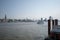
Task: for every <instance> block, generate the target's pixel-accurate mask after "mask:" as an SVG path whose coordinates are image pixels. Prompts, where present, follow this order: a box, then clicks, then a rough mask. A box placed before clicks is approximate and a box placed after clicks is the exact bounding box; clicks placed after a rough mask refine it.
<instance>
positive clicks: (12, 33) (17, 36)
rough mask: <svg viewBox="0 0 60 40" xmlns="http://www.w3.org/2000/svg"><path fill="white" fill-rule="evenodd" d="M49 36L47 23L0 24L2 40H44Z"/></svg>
mask: <svg viewBox="0 0 60 40" xmlns="http://www.w3.org/2000/svg"><path fill="white" fill-rule="evenodd" d="M46 36H47V23H45V24H43V25H41V24H37V23H36V22H19V23H0V40H43V39H44V38H45V37H46Z"/></svg>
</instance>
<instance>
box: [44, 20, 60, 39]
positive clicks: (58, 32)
mask: <svg viewBox="0 0 60 40" xmlns="http://www.w3.org/2000/svg"><path fill="white" fill-rule="evenodd" d="M45 40H60V25H58V19H55V20H50V19H49V20H48V37H47V38H45Z"/></svg>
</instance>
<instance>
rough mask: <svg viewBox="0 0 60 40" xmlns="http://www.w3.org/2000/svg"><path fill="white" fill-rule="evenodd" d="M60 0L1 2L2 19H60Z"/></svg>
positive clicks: (0, 15)
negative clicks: (5, 16) (5, 17)
mask: <svg viewBox="0 0 60 40" xmlns="http://www.w3.org/2000/svg"><path fill="white" fill-rule="evenodd" d="M59 10H60V0H0V18H4V15H5V14H6V15H7V18H12V19H24V18H29V19H40V18H49V16H52V17H53V18H56V19H60V16H59V14H60V11H59Z"/></svg>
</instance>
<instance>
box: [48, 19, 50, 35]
mask: <svg viewBox="0 0 60 40" xmlns="http://www.w3.org/2000/svg"><path fill="white" fill-rule="evenodd" d="M50 28H51V20H48V35H50Z"/></svg>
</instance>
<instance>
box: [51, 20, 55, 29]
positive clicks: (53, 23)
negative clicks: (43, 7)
mask: <svg viewBox="0 0 60 40" xmlns="http://www.w3.org/2000/svg"><path fill="white" fill-rule="evenodd" d="M54 25H55V22H54V20H52V28H54Z"/></svg>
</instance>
